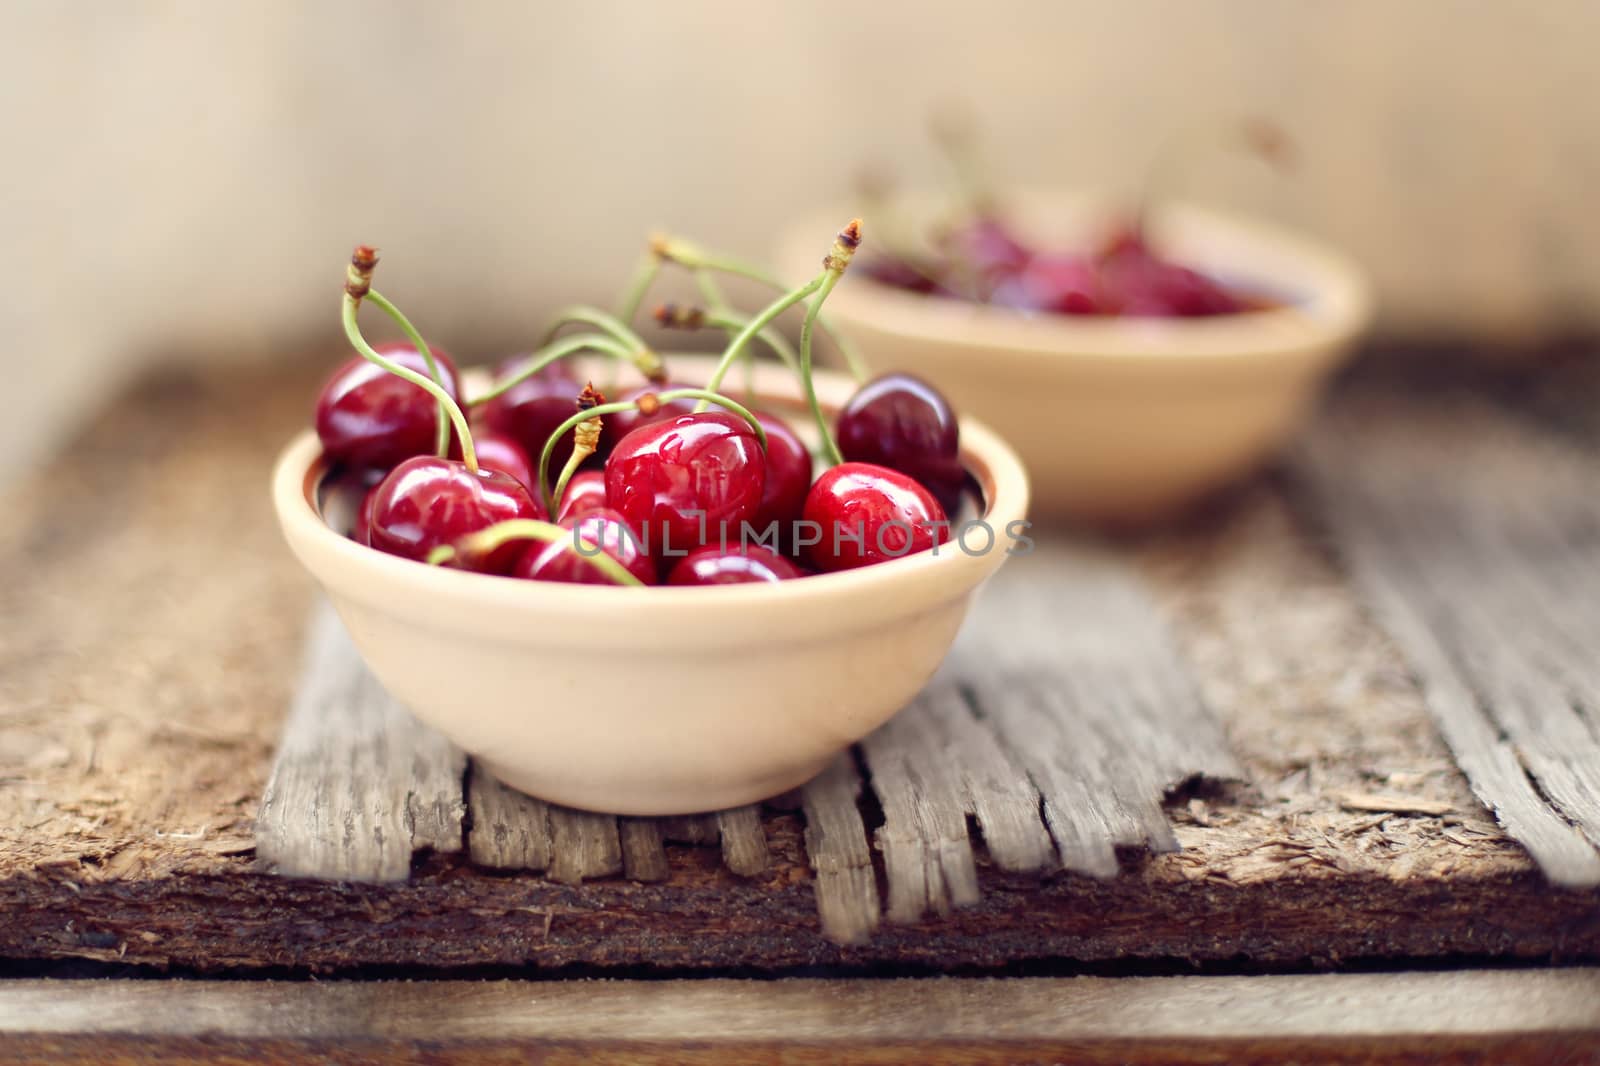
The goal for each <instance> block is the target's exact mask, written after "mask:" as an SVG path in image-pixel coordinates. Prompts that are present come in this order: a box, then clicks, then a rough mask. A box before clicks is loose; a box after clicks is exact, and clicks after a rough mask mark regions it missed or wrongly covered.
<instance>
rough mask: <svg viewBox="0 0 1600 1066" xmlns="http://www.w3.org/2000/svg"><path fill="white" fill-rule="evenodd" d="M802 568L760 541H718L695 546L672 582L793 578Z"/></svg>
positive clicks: (674, 571)
mask: <svg viewBox="0 0 1600 1066" xmlns="http://www.w3.org/2000/svg"><path fill="white" fill-rule="evenodd" d="M804 576H805V575H804V574H803V573H802V572H801V570H800V568H799V567H798V566H796V565H794V563H792V562H790V561H789V560H788V559H785V558H784V557H783V556H781V555H779V554H778V553H777V552H775V551H773V550H772V549H770V548H763V547H762V546H761V545H759V544H747V545H744V546H743V547H740V546H739V545H736V544H729V545H728V547H727V548H726V549H723V548H722V547H721V546H720V545H717V544H707V545H706V546H705V547H703V548H696V549H695V550H694V551H692V552H690V553H689V554H688V555H686V556H684V557H683V558H682V559H680V560H678V564H677V565H676V566H674V567H673V568H672V572H671V573H670V574H668V575H667V584H669V585H745V584H751V583H753V582H760V581H768V582H770V581H790V580H792V579H794V578H797V577H804Z"/></svg>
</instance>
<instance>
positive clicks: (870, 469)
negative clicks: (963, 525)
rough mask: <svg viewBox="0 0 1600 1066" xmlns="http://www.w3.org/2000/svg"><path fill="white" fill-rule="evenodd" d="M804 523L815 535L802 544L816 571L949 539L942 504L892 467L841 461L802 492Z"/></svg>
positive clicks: (865, 563)
mask: <svg viewBox="0 0 1600 1066" xmlns="http://www.w3.org/2000/svg"><path fill="white" fill-rule="evenodd" d="M804 514H805V521H806V522H807V523H811V524H812V525H813V526H814V528H812V529H808V530H807V532H808V534H809V535H817V536H820V539H819V540H818V541H817V543H815V544H812V545H810V546H808V547H807V549H806V553H807V557H808V558H809V559H810V561H811V564H812V565H813V566H815V567H816V568H817V569H818V570H824V571H832V570H849V569H852V568H854V567H858V566H869V565H871V564H873V563H881V562H887V561H888V560H890V559H898V558H901V557H902V556H906V555H911V554H912V553H914V552H920V551H926V550H927V549H929V548H932V547H933V546H934V545H935V544H943V543H944V542H945V541H947V540H949V539H950V525H949V523H948V521H946V519H945V512H944V508H943V507H940V506H939V501H938V500H936V499H934V497H933V494H932V493H930V492H929V491H928V490H927V489H925V488H923V487H922V486H921V485H920V484H918V483H917V482H916V481H915V480H914V479H912V478H910V477H907V476H906V475H905V474H902V473H900V472H899V471H898V470H890V469H889V468H887V467H883V466H876V465H874V464H872V463H842V464H840V465H839V466H836V467H834V468H833V469H831V470H827V471H824V472H823V474H822V476H821V477H819V478H817V481H816V484H814V485H812V486H811V492H810V493H809V494H808V495H807V496H806V506H805V512H804Z"/></svg>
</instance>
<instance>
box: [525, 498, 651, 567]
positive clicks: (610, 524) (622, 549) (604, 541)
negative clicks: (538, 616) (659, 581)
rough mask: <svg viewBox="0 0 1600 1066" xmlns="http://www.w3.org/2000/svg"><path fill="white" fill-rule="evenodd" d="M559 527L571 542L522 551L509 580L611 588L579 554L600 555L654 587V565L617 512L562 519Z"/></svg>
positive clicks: (539, 546)
mask: <svg viewBox="0 0 1600 1066" xmlns="http://www.w3.org/2000/svg"><path fill="white" fill-rule="evenodd" d="M558 525H560V526H561V528H562V529H566V530H571V531H572V538H565V537H564V538H562V539H561V540H559V541H552V542H549V543H542V542H536V543H534V544H532V545H530V546H528V547H526V548H524V549H523V551H522V554H521V555H519V556H518V557H517V560H516V562H515V563H514V564H513V565H512V568H511V576H512V577H521V578H527V579H529V580H532V581H565V582H569V583H571V584H574V585H614V584H616V582H615V581H613V580H612V579H611V578H609V577H607V576H606V574H605V573H604V572H602V571H601V570H600V569H599V568H597V567H596V566H595V565H594V564H593V563H591V562H589V561H588V560H587V559H585V558H584V557H583V554H581V553H582V552H590V553H593V552H596V551H603V552H605V553H606V554H607V555H609V556H611V557H612V558H613V559H615V560H616V561H617V562H619V563H621V564H622V565H623V566H625V567H627V568H628V572H629V573H631V574H632V575H633V576H634V577H636V578H638V579H639V580H640V581H642V582H644V583H645V584H646V585H650V584H654V583H655V580H656V564H655V563H654V562H653V561H652V560H651V558H650V556H649V555H648V554H647V553H646V552H645V549H644V544H643V543H642V541H641V540H640V539H639V536H638V534H636V533H634V531H633V528H632V527H631V526H629V525H628V523H627V522H626V521H625V520H624V519H623V517H622V516H621V515H620V514H618V513H617V512H615V511H612V510H609V509H607V508H601V509H600V510H598V511H588V512H586V513H584V514H580V515H575V516H573V517H571V518H566V519H563V520H562V521H561V522H559V523H558ZM580 543H581V544H582V545H583V547H582V548H581V549H580V547H579V545H580Z"/></svg>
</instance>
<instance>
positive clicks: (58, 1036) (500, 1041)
mask: <svg viewBox="0 0 1600 1066" xmlns="http://www.w3.org/2000/svg"><path fill="white" fill-rule="evenodd" d="M221 1055H226V1056H228V1061H272V1062H288V1061H295V1062H298V1061H316V1062H373V1061H383V1062H401V1063H429V1064H439V1063H455V1062H473V1063H480V1062H484V1061H494V1062H502V1061H503V1062H513V1061H528V1060H530V1059H531V1060H533V1061H538V1062H541V1063H589V1062H596V1061H627V1062H642V1063H673V1064H675V1066H681V1064H684V1063H711V1064H734V1063H737V1064H739V1066H748V1064H774V1066H775V1064H779V1063H782V1064H786V1066H792V1064H796V1063H813V1062H814V1063H837V1062H844V1061H848V1062H851V1063H875V1064H890V1063H908V1064H915V1066H925V1064H939V1063H980V1064H981V1063H987V1064H996V1066H998V1064H1000V1063H1015V1062H1074V1063H1080V1062H1081V1063H1133V1064H1142V1063H1218V1062H1228V1063H1241V1064H1252V1063H1269V1062H1270V1063H1281V1062H1312V1061H1315V1062H1378V1061H1382V1062H1417V1063H1421V1062H1428V1063H1439V1062H1475V1063H1476V1062H1499V1063H1514V1064H1523V1063H1526V1064H1530V1066H1531V1064H1538V1066H1546V1064H1550V1063H1563V1062H1589V1061H1593V1060H1594V1059H1595V1058H1596V1057H1597V1056H1600V974H1597V973H1596V971H1594V970H1586V969H1567V970H1550V971H1537V970H1509V971H1508V970H1499V971H1492V970H1491V971H1466V972H1454V973H1398V974H1323V975H1317V976H1302V975H1284V976H1274V977H1176V978H1173V977H1161V978H1094V977H1082V978H1068V979H1061V978H1031V979H1015V980H974V979H953V980H943V981H915V980H888V981H861V980H857V981H837V980H835V981H822V980H789V981H760V982H754V981H727V980H710V981H649V982H641V981H568V982H553V983H548V984H543V985H540V986H538V987H537V988H536V989H535V988H530V987H529V986H528V985H527V984H526V983H520V982H512V981H493V982H485V981H474V982H460V981H429V982H392V981H375V982H373V981H367V982H348V981H324V982H315V983H313V982H294V983H279V982H267V981H252V982H232V981H206V982H198V981H180V982H171V981H167V982H152V981H74V982H65V981H16V982H7V983H0V1063H5V1062H27V1063H30V1064H37V1063H44V1062H79V1061H83V1062H88V1061H92V1062H96V1063H126V1062H140V1063H143V1062H151V1061H160V1062H208V1063H209V1062H216V1061H218V1058H219V1056H221Z"/></svg>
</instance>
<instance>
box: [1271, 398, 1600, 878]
mask: <svg viewBox="0 0 1600 1066" xmlns="http://www.w3.org/2000/svg"><path fill="white" fill-rule="evenodd" d="M1300 469H1301V470H1302V471H1303V473H1304V476H1305V479H1306V481H1307V483H1308V484H1309V487H1310V489H1311V491H1312V492H1313V493H1314V495H1315V498H1316V500H1317V502H1318V504H1319V514H1320V515H1321V516H1322V518H1323V520H1324V521H1325V522H1326V523H1327V525H1328V527H1329V529H1330V530H1331V531H1332V533H1333V536H1334V540H1335V544H1336V546H1337V548H1338V550H1339V551H1340V552H1341V553H1343V555H1344V556H1345V557H1346V558H1347V559H1348V561H1349V564H1350V566H1351V568H1352V570H1353V572H1354V574H1355V577H1356V579H1357V581H1358V583H1359V585H1360V587H1361V589H1362V591H1363V593H1364V594H1365V596H1366V597H1367V599H1368V600H1369V601H1370V602H1371V603H1372V605H1373V607H1374V609H1375V610H1376V611H1377V613H1378V616H1379V618H1380V619H1381V620H1382V622H1383V624H1384V625H1385V626H1386V627H1387V628H1388V629H1389V631H1390V632H1391V633H1392V634H1393V635H1394V637H1395V639H1396V641H1397V642H1398V643H1399V644H1400V646H1401V647H1402V648H1403V649H1404V651H1405V654H1406V657H1407V660H1408V662H1409V663H1410V664H1411V666H1412V668H1413V669H1414V670H1415V671H1416V673H1417V675H1418V677H1419V679H1420V681H1421V683H1422V685H1423V689H1424V691H1425V692H1426V694H1427V699H1428V705H1429V707H1430V708H1431V709H1432V711H1433V715H1434V718H1435V720H1436V721H1437V723H1438V725H1439V730H1440V732H1441V733H1442V734H1443V735H1444V737H1445V739H1446V741H1447V742H1448V743H1449V744H1450V747H1451V750H1452V752H1453V753H1454V754H1455V758H1456V762H1457V763H1458V764H1459V765H1460V766H1461V768H1462V770H1463V771H1464V772H1465V773H1466V775H1467V779H1468V780H1469V781H1470V782H1471V783H1472V786H1473V789H1474V791H1475V792H1476V793H1477V794H1478V796H1479V798H1480V799H1482V800H1483V802H1484V803H1485V804H1486V805H1487V806H1488V807H1489V808H1491V809H1492V810H1493V811H1494V812H1495V814H1496V816H1497V817H1498V818H1499V820H1500V822H1501V824H1502V825H1504V826H1505V827H1506V829H1507V830H1508V831H1509V832H1510V833H1511V835H1512V836H1513V837H1515V838H1516V839H1517V840H1518V841H1520V842H1521V843H1522V844H1523V845H1524V846H1525V847H1526V848H1527V849H1528V850H1529V851H1530V852H1531V853H1532V855H1533V856H1534V858H1535V859H1536V860H1537V861H1538V862H1539V865H1540V867H1541V868H1542V869H1543V870H1544V871H1545V873H1546V874H1547V875H1548V876H1549V877H1550V878H1551V879H1552V880H1553V881H1555V882H1556V883H1558V884H1566V885H1585V886H1588V885H1596V884H1600V851H1597V850H1596V846H1597V845H1600V607H1597V605H1600V464H1597V463H1596V462H1595V461H1594V459H1593V458H1592V457H1591V456H1588V455H1585V454H1584V453H1582V452H1580V451H1578V450H1576V449H1574V448H1572V447H1570V446H1569V445H1568V444H1567V442H1564V441H1561V440H1559V439H1557V438H1555V437H1553V436H1551V435H1550V434H1548V433H1542V432H1540V431H1538V430H1536V429H1534V428H1531V427H1529V426H1526V425H1523V424H1521V423H1519V422H1518V421H1517V420H1516V419H1515V418H1514V417H1513V416H1512V415H1510V414H1509V413H1508V412H1506V411H1505V410H1504V409H1496V408H1494V407H1492V406H1491V405H1489V404H1488V403H1486V402H1484V401H1482V400H1480V399H1474V398H1466V397H1462V396H1460V395H1446V396H1435V397H1433V398H1432V399H1431V400H1430V401H1429V402H1428V403H1425V404H1424V403H1420V402H1418V401H1417V400H1416V399H1415V398H1410V397H1404V396H1399V397H1396V396H1380V395H1373V394H1372V393H1370V392H1369V391H1362V392H1359V393H1358V394H1356V395H1353V396H1351V397H1349V398H1347V400H1346V403H1345V404H1344V405H1343V406H1342V408H1341V409H1339V410H1338V411H1337V412H1336V413H1334V414H1332V415H1330V416H1329V417H1328V418H1326V419H1324V420H1323V421H1322V423H1321V425H1320V426H1319V429H1318V431H1317V432H1316V433H1314V434H1313V435H1312V436H1311V437H1310V438H1309V440H1308V442H1307V444H1306V447H1305V448H1304V449H1303V452H1302V463H1301V467H1300Z"/></svg>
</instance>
